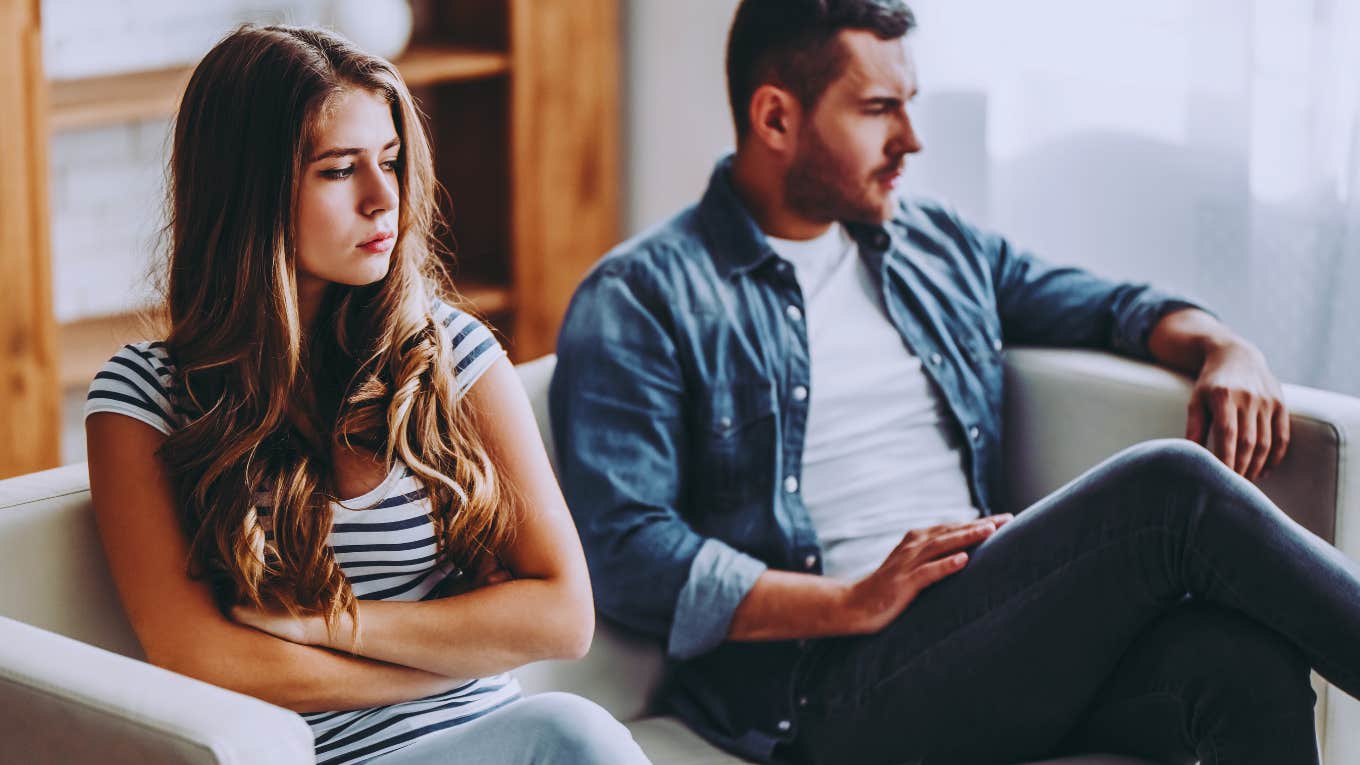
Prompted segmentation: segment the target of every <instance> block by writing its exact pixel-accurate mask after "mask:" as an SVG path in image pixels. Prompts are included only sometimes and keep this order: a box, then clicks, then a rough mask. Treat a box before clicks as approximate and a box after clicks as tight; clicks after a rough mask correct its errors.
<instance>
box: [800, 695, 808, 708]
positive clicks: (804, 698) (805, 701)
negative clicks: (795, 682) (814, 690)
mask: <svg viewBox="0 0 1360 765" xmlns="http://www.w3.org/2000/svg"><path fill="white" fill-rule="evenodd" d="M807 705H808V697H807V696H799V697H798V706H800V707H805V706H807Z"/></svg>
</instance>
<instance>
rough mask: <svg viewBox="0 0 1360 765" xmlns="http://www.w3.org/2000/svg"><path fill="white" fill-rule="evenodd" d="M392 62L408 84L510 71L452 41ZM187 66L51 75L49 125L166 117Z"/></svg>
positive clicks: (499, 59) (490, 55)
mask: <svg viewBox="0 0 1360 765" xmlns="http://www.w3.org/2000/svg"><path fill="white" fill-rule="evenodd" d="M396 63H397V68H398V69H400V70H401V76H402V78H403V79H405V80H406V84H407V85H409V86H411V87H419V86H422V85H437V84H441V83H447V82H463V81H467V80H478V79H483V78H487V77H497V76H500V75H504V74H507V73H509V71H510V57H509V56H508V55H507V54H505V53H502V52H499V51H489V50H478V49H474V48H462V47H452V46H434V45H418V46H412V48H411V49H410V50H408V51H407V52H406V53H405V55H403V56H402V57H401V58H399V59H398V60H397V62H396ZM192 72H193V68H192V67H175V68H173V69H159V70H155V71H148V72H129V73H126V74H114V75H106V76H102V77H84V78H80V79H74V80H53V81H51V82H49V83H48V88H49V93H48V97H49V103H50V105H51V109H50V112H49V114H50V118H49V121H48V126H49V128H50V129H51V130H77V129H81V128H92V127H99V126H102V125H113V124H117V123H119V122H131V121H136V120H147V119H154V118H157V117H169V116H171V115H173V114H174V113H175V109H176V107H178V105H179V98H180V94H182V93H183V92H184V86H185V85H186V84H188V82H189V75H190V74H191V73H192Z"/></svg>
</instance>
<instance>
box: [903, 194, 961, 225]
mask: <svg viewBox="0 0 1360 765" xmlns="http://www.w3.org/2000/svg"><path fill="white" fill-rule="evenodd" d="M891 225H894V226H897V227H899V228H903V229H914V230H919V231H925V232H931V231H943V230H957V229H962V228H966V227H968V224H967V223H966V222H965V221H964V220H963V218H962V217H960V215H959V213H958V211H957V210H955V209H954V208H953V207H952V206H951V205H949V204H948V203H946V202H944V201H942V200H939V199H936V198H934V197H927V196H919V195H907V196H903V197H900V198H899V199H898V200H897V209H895V210H894V211H893V217H892V221H891Z"/></svg>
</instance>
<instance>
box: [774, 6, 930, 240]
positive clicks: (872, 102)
mask: <svg viewBox="0 0 1360 765" xmlns="http://www.w3.org/2000/svg"><path fill="white" fill-rule="evenodd" d="M837 42H838V44H839V45H841V46H842V49H843V51H844V55H845V62H844V71H843V72H842V74H841V76H840V78H838V79H837V80H836V81H835V82H833V83H831V85H830V86H828V87H827V89H826V91H825V92H823V94H822V97H821V99H820V100H819V101H818V102H817V103H816V105H815V106H814V107H813V109H812V111H811V112H810V113H807V114H806V115H805V118H804V120H803V122H802V124H801V127H800V129H799V132H798V145H797V149H796V150H795V154H794V157H793V160H792V163H791V164H790V166H789V171H788V175H787V176H786V179H785V199H786V200H787V202H788V204H789V206H790V208H792V212H794V213H796V214H798V215H799V216H800V217H803V218H806V219H808V220H815V221H835V220H848V221H859V222H864V223H882V222H885V221H887V220H888V219H889V218H891V217H892V214H893V204H894V202H893V189H894V188H895V186H896V185H897V182H898V179H899V178H900V177H901V174H902V169H903V165H904V163H903V159H904V158H905V157H906V155H908V154H914V153H916V152H918V151H920V150H921V143H920V141H919V140H917V138H916V133H915V131H914V130H913V129H912V125H911V119H910V118H909V117H908V116H907V108H906V107H907V102H908V101H909V100H910V99H911V97H912V96H914V95H916V67H915V64H914V63H913V61H912V59H911V56H910V54H909V53H908V51H907V48H906V46H905V45H904V44H903V41H902V40H900V39H899V40H880V39H878V38H877V37H876V36H874V34H873V33H872V32H867V31H861V30H845V31H842V32H841V33H840V34H839V35H838V38H837Z"/></svg>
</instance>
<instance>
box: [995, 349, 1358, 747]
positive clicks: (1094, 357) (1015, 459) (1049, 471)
mask: <svg viewBox="0 0 1360 765" xmlns="http://www.w3.org/2000/svg"><path fill="white" fill-rule="evenodd" d="M1005 364H1006V403H1005V426H1004V428H1005V433H1004V439H1005V445H1004V451H1005V456H1004V464H1005V470H1006V485H1007V498H1006V501H1007V508H1008V509H1012V510H1017V511H1018V510H1022V509H1024V508H1026V507H1028V506H1029V505H1031V504H1033V502H1034V501H1035V500H1037V499H1039V498H1041V497H1043V496H1045V495H1047V494H1049V493H1051V492H1052V491H1053V490H1054V489H1057V488H1058V487H1060V486H1062V485H1063V484H1064V483H1066V482H1067V481H1069V480H1071V479H1073V478H1075V477H1076V476H1078V475H1080V474H1081V473H1082V472H1084V471H1085V470H1086V469H1088V468H1090V467H1092V466H1093V465H1095V464H1096V463H1098V462H1100V461H1101V460H1103V459H1105V458H1106V457H1109V456H1110V455H1112V454H1114V453H1115V452H1117V451H1119V450H1120V449H1123V448H1124V447H1126V446H1131V445H1133V444H1135V443H1138V442H1140V441H1146V440H1149V439H1153V438H1167V437H1180V436H1183V435H1184V433H1185V418H1186V414H1187V406H1188V404H1189V402H1190V391H1191V387H1192V386H1191V382H1190V380H1189V379H1187V378H1186V377H1183V376H1181V375H1178V374H1176V373H1174V372H1170V371H1167V370H1165V369H1163V368H1161V367H1157V366H1154V365H1151V364H1146V363H1142V362H1137V361H1131V360H1128V359H1123V358H1119V357H1116V356H1113V355H1111V354H1108V353H1097V352H1092V351H1074V350H1052V349H1035V348H1018V349H1014V350H1010V351H1008V352H1007V354H1006V361H1005ZM1284 395H1285V401H1286V403H1287V404H1288V406H1289V409H1290V432H1291V443H1290V449H1289V453H1288V455H1287V456H1286V457H1285V459H1284V461H1283V462H1282V463H1281V464H1280V465H1279V467H1278V468H1276V469H1275V470H1274V471H1273V472H1272V473H1271V474H1270V475H1269V476H1267V477H1266V478H1265V479H1264V480H1262V481H1260V482H1259V485H1260V487H1261V489H1262V491H1264V492H1265V493H1266V495H1267V496H1269V497H1270V498H1271V500H1273V501H1274V502H1275V504H1277V505H1279V507H1280V508H1281V509H1283V510H1284V511H1285V512H1287V513H1288V514H1289V515H1290V516H1291V517H1293V518H1294V519H1295V520H1297V521H1298V522H1299V523H1301V524H1302V525H1303V526H1305V527H1307V528H1308V529H1309V530H1310V531H1312V532H1313V533H1315V534H1317V535H1318V536H1320V537H1322V538H1323V539H1326V540H1328V541H1330V542H1332V543H1333V544H1335V545H1336V546H1337V547H1338V548H1339V549H1341V550H1342V551H1343V552H1344V553H1346V554H1347V555H1348V556H1349V557H1350V558H1351V559H1352V560H1356V559H1360V458H1357V456H1356V454H1355V449H1354V448H1353V447H1352V445H1353V444H1355V443H1356V442H1357V440H1358V439H1360V399H1356V398H1353V397H1350V396H1343V395H1340V394H1337V393H1329V392H1326V391H1321V390H1316V389H1313V388H1306V387H1303V386H1299V385H1286V386H1284ZM1318 712H1319V717H1320V718H1322V720H1323V723H1322V725H1321V726H1320V727H1321V729H1322V731H1323V735H1322V745H1323V754H1324V761H1325V762H1327V763H1329V764H1330V763H1351V762H1360V703H1357V702H1356V701H1355V700H1354V699H1351V698H1350V697H1349V696H1346V695H1345V694H1344V693H1342V692H1340V691H1339V690H1334V689H1331V688H1327V689H1325V692H1324V693H1323V694H1322V695H1321V696H1320V698H1319V703H1318Z"/></svg>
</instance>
